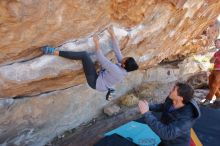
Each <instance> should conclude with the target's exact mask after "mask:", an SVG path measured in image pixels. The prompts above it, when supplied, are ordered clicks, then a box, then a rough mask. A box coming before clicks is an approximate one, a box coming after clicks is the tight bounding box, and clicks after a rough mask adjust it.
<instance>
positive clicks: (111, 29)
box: [107, 25, 115, 36]
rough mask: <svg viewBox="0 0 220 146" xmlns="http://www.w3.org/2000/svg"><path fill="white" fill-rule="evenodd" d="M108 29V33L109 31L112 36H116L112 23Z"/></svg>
mask: <svg viewBox="0 0 220 146" xmlns="http://www.w3.org/2000/svg"><path fill="white" fill-rule="evenodd" d="M107 30H108V33H109V34H110V35H111V36H114V35H115V34H114V30H113V26H112V25H110V26H109V27H108V29H107Z"/></svg>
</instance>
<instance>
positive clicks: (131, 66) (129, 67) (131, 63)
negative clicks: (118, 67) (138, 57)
mask: <svg viewBox="0 0 220 146" xmlns="http://www.w3.org/2000/svg"><path fill="white" fill-rule="evenodd" d="M124 65H125V66H124V69H125V70H126V71H127V72H130V71H134V70H137V69H138V65H137V63H136V61H135V60H134V58H133V57H128V58H127V59H126V61H125V63H124Z"/></svg>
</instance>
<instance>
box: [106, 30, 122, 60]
mask: <svg viewBox="0 0 220 146" xmlns="http://www.w3.org/2000/svg"><path fill="white" fill-rule="evenodd" d="M108 32H109V34H110V36H111V41H112V47H113V51H114V53H115V55H116V57H117V60H118V62H119V63H121V62H122V58H123V56H122V54H121V51H120V47H119V45H118V41H117V39H116V37H115V33H114V30H113V27H112V26H110V27H109V28H108Z"/></svg>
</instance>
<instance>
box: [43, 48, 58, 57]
mask: <svg viewBox="0 0 220 146" xmlns="http://www.w3.org/2000/svg"><path fill="white" fill-rule="evenodd" d="M54 51H55V48H53V47H50V46H43V47H42V52H43V54H47V55H53V54H54Z"/></svg>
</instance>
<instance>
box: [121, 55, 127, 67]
mask: <svg viewBox="0 0 220 146" xmlns="http://www.w3.org/2000/svg"><path fill="white" fill-rule="evenodd" d="M127 59H128V57H125V58H123V59H122V61H121V66H122V67H123V68H124V67H125V63H126V60H127Z"/></svg>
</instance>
